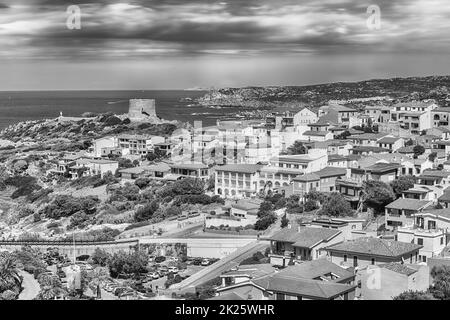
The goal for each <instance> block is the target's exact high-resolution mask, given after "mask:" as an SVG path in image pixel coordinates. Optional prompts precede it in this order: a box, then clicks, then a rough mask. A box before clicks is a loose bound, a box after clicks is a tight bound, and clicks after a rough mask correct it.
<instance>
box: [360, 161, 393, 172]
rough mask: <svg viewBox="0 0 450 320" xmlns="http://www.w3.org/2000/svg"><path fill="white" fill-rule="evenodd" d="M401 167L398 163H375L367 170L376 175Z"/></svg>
mask: <svg viewBox="0 0 450 320" xmlns="http://www.w3.org/2000/svg"><path fill="white" fill-rule="evenodd" d="M400 167H401V165H400V164H398V163H375V164H374V165H371V166H369V167H367V168H366V170H368V171H371V172H375V173H382V172H386V171H391V170H397V169H398V168H400Z"/></svg>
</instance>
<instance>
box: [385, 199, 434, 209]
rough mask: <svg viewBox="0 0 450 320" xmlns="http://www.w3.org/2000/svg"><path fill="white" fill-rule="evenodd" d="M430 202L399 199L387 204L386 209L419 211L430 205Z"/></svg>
mask: <svg viewBox="0 0 450 320" xmlns="http://www.w3.org/2000/svg"><path fill="white" fill-rule="evenodd" d="M430 204H431V201H427V200H418V199H410V198H399V199H397V200H395V201H393V202H391V203H389V204H388V205H387V206H386V208H388V209H399V210H402V209H404V210H420V209H422V208H424V207H426V206H427V205H430Z"/></svg>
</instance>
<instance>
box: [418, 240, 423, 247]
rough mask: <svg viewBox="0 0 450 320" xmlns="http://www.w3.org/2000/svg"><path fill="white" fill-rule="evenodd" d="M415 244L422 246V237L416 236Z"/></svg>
mask: <svg viewBox="0 0 450 320" xmlns="http://www.w3.org/2000/svg"><path fill="white" fill-rule="evenodd" d="M417 244H418V245H420V246H422V245H423V239H422V238H417Z"/></svg>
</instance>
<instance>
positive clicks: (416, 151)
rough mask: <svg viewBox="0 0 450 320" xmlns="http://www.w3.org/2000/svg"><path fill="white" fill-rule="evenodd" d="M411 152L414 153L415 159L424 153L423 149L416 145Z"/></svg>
mask: <svg viewBox="0 0 450 320" xmlns="http://www.w3.org/2000/svg"><path fill="white" fill-rule="evenodd" d="M413 152H414V158H417V157H418V156H420V155H421V154H424V153H425V148H424V147H423V146H421V145H419V144H418V145H416V146H414V148H413Z"/></svg>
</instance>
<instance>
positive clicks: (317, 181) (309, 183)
mask: <svg viewBox="0 0 450 320" xmlns="http://www.w3.org/2000/svg"><path fill="white" fill-rule="evenodd" d="M346 175H347V169H346V168H336V167H325V168H323V169H321V170H319V171H315V172H313V173H307V174H303V175H298V176H296V177H295V178H294V179H292V182H293V184H292V187H293V194H298V195H300V196H301V197H303V196H304V195H305V194H307V193H308V192H310V191H320V192H335V191H336V180H337V179H340V178H343V177H345V176H346Z"/></svg>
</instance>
